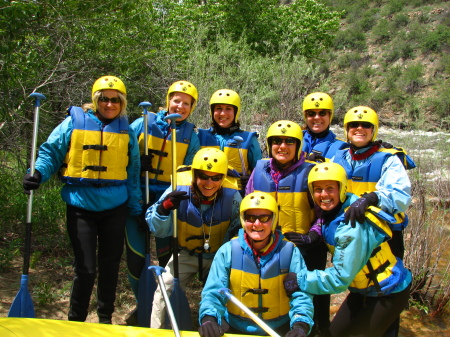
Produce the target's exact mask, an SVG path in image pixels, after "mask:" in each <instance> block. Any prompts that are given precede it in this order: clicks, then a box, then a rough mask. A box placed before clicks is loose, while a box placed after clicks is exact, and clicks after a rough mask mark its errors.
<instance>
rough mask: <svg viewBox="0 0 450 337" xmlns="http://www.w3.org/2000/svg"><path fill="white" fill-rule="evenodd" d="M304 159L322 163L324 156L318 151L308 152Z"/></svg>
mask: <svg viewBox="0 0 450 337" xmlns="http://www.w3.org/2000/svg"><path fill="white" fill-rule="evenodd" d="M306 160H309V161H315V162H318V163H324V162H325V157H324V156H322V155H320V154H318V153H314V152H313V153H310V154H309V155H307V156H306Z"/></svg>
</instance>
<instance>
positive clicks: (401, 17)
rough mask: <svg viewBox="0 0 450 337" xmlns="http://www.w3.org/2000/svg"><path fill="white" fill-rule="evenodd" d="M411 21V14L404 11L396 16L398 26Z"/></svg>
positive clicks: (395, 20)
mask: <svg viewBox="0 0 450 337" xmlns="http://www.w3.org/2000/svg"><path fill="white" fill-rule="evenodd" d="M408 23H409V16H408V15H406V14H404V13H399V14H397V15H396V16H394V25H395V27H397V28H400V27H405V26H406V25H407V24H408Z"/></svg>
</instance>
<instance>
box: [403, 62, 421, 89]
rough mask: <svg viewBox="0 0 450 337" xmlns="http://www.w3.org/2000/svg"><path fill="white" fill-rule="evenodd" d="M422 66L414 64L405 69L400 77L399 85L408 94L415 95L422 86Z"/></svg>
mask: <svg viewBox="0 0 450 337" xmlns="http://www.w3.org/2000/svg"><path fill="white" fill-rule="evenodd" d="M422 77H423V65H422V64H415V65H412V66H409V67H408V68H406V71H405V72H403V74H402V76H401V79H400V81H401V83H402V85H403V88H404V90H405V91H406V92H407V93H408V94H411V95H412V94H415V93H417V92H418V91H419V90H420V89H421V87H422V85H423V78H422Z"/></svg>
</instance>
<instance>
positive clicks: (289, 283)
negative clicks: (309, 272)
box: [283, 272, 300, 297]
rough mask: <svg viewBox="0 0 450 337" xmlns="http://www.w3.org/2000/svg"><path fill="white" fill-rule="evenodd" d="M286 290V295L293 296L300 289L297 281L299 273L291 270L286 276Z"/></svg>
mask: <svg viewBox="0 0 450 337" xmlns="http://www.w3.org/2000/svg"><path fill="white" fill-rule="evenodd" d="M283 283H284V290H286V295H287V296H288V297H291V296H292V294H293V293H295V292H296V291H300V288H299V286H298V282H297V273H293V272H290V273H288V274H287V275H286V277H285V278H284V281H283Z"/></svg>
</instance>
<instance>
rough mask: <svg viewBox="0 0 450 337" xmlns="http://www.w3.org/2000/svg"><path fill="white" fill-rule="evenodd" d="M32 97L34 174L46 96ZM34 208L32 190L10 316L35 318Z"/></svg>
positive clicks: (33, 95) (31, 170)
mask: <svg viewBox="0 0 450 337" xmlns="http://www.w3.org/2000/svg"><path fill="white" fill-rule="evenodd" d="M30 97H34V99H35V103H34V106H35V112H34V125H33V142H32V145H31V162H30V174H31V176H33V175H34V171H35V169H34V165H35V161H36V147H37V145H36V143H37V133H38V125H39V108H40V106H41V100H44V99H45V96H44V95H42V94H39V93H37V92H35V93H32V94H31V95H30ZM32 209H33V191H32V190H31V191H30V194H29V196H28V207H27V220H26V221H27V222H26V224H25V252H24V257H23V268H22V278H21V280H20V290H19V292H18V293H17V295H16V297H15V298H14V301H13V303H12V304H11V308H10V309H9V313H8V317H27V318H34V317H35V314H34V306H33V300H32V299H31V295H30V292H29V291H28V271H29V269H30V255H31V211H32Z"/></svg>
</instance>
